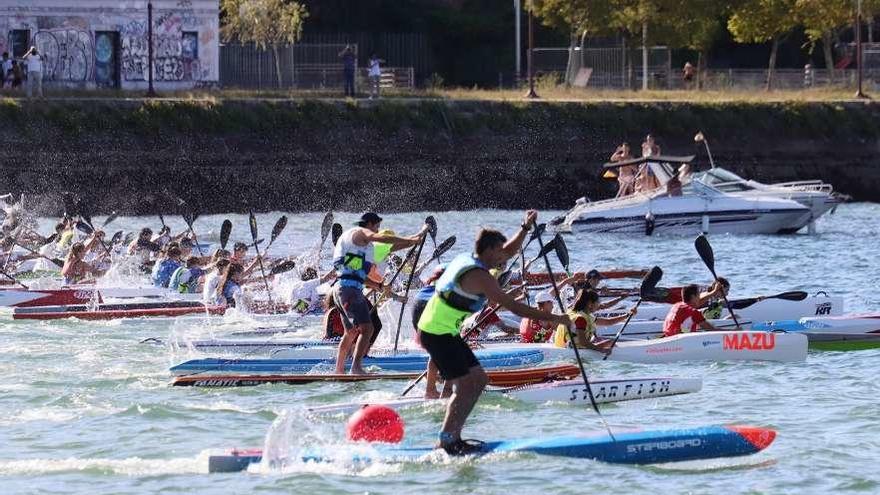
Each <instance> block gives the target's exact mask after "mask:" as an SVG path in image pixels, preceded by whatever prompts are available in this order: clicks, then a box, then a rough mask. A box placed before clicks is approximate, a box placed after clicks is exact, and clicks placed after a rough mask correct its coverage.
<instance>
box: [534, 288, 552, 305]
mask: <svg viewBox="0 0 880 495" xmlns="http://www.w3.org/2000/svg"><path fill="white" fill-rule="evenodd" d="M553 301H554V298H553V296H552V295H551V294H550V292H549V291H546V290H545V291H543V292H539V293H538V295H537V296H535V302H536V303H538V304H541V303H545V302H553Z"/></svg>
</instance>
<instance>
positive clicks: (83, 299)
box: [0, 285, 202, 308]
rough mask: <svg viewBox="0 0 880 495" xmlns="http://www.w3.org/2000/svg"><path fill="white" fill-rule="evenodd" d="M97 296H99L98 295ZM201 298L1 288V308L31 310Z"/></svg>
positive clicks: (157, 291) (145, 290)
mask: <svg viewBox="0 0 880 495" xmlns="http://www.w3.org/2000/svg"><path fill="white" fill-rule="evenodd" d="M96 293H97V295H96ZM201 297H202V296H201V294H180V293H178V292H175V291H172V290H168V289H165V288H162V287H100V288H97V287H95V286H94V285H74V286H68V287H61V288H59V289H25V288H21V287H20V288H12V287H10V288H0V306H8V307H18V308H29V307H37V306H68V305H76V304H88V303H89V302H91V301H93V300H95V298H97V302H99V303H101V302H104V301H109V300H114V299H138V298H144V299H155V298H162V299H169V300H174V301H179V300H194V299H196V298H198V299H201Z"/></svg>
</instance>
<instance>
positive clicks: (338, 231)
mask: <svg viewBox="0 0 880 495" xmlns="http://www.w3.org/2000/svg"><path fill="white" fill-rule="evenodd" d="M330 236H331V237H330V240H332V241H333V245H334V246H335V245H336V243H338V242H339V238H340V237H342V225H339V224H338V223H334V224H333V227H332V228H331V229H330Z"/></svg>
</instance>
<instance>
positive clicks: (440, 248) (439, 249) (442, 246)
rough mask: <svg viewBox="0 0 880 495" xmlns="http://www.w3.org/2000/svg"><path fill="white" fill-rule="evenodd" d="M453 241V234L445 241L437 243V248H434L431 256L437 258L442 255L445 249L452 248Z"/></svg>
mask: <svg viewBox="0 0 880 495" xmlns="http://www.w3.org/2000/svg"><path fill="white" fill-rule="evenodd" d="M455 241H456V239H455V236H451V237H449V238H447V239H446V240H445V241H443V242H441V243H440V244H438V245H437V248H436V249H434V254H432V255H431V258H433V259H437V258H439V257H441V256H443V255H444V254H445V253H446V251H449V250H450V249H451V248H452V246H454V245H455Z"/></svg>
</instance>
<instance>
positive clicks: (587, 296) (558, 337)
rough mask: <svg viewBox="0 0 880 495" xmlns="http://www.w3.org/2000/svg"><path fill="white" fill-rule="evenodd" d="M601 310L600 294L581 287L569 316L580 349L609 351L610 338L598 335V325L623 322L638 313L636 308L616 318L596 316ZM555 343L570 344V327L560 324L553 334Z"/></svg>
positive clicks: (559, 344)
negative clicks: (602, 337) (594, 314)
mask: <svg viewBox="0 0 880 495" xmlns="http://www.w3.org/2000/svg"><path fill="white" fill-rule="evenodd" d="M598 310H599V294H597V293H596V292H595V291H592V290H590V289H580V290H578V292H577V294H576V295H575V298H574V303H573V304H572V305H571V309H569V310H568V316H569V318H571V322H572V326H573V329H574V333H575V339H574V343H575V344H576V345H577V346H578V348H580V349H590V350H594V351H598V352H602V353H608V352H609V351H610V350H611V340H610V339H600V338H598V336H597V335H596V326H597V325H598V326H603V327H605V326H609V325H615V324H617V323H622V322H623V321H625V320H626V318H627V317H628V316H629V315H630V314H632V315H635V314H636V308H632V309H631V310H629V313H627V314H624V315H620V316H616V317H614V318H596V317H595V316H593V313H594V312H595V311H598ZM553 343H554V344H555V345H556V347H568V346H569V331H568V327H564V326H562V325H560V326H559V327H557V328H556V332H555V333H554V334H553Z"/></svg>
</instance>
